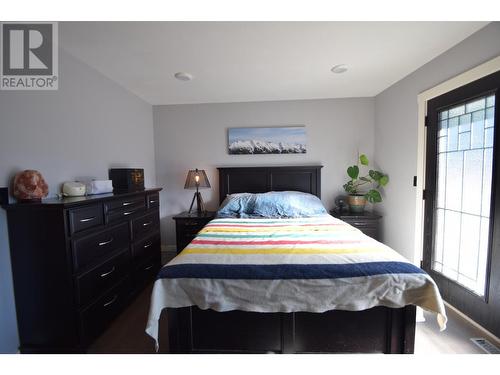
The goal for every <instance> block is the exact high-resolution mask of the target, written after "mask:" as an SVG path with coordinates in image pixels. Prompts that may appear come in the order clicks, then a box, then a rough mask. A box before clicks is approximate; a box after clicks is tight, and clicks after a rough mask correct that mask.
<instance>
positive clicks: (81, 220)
mask: <svg viewBox="0 0 500 375" xmlns="http://www.w3.org/2000/svg"><path fill="white" fill-rule="evenodd" d="M94 219H95V216H92V217H87V218H85V219H80V223H86V222H87V221H92V220H94Z"/></svg>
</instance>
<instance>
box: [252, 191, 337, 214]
mask: <svg viewBox="0 0 500 375" xmlns="http://www.w3.org/2000/svg"><path fill="white" fill-rule="evenodd" d="M326 213H327V211H326V209H325V207H324V206H323V203H321V200H320V199H319V198H318V197H316V196H315V195H312V194H308V193H301V192H298V191H271V192H269V193H262V194H256V197H255V202H254V206H253V212H252V214H253V215H257V216H262V217H308V216H315V215H322V214H326Z"/></svg>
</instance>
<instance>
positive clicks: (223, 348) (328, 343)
mask: <svg viewBox="0 0 500 375" xmlns="http://www.w3.org/2000/svg"><path fill="white" fill-rule="evenodd" d="M415 311H416V309H415V306H412V305H410V306H406V307H404V308H399V309H394V308H388V307H374V308H371V309H368V310H364V311H341V310H332V311H327V312H324V313H321V314H319V313H307V312H299V313H254V312H244V311H229V312H216V311H213V310H200V309H199V308H197V307H186V308H180V309H168V310H167V317H168V332H169V340H168V341H169V352H171V353H413V350H414V341H415Z"/></svg>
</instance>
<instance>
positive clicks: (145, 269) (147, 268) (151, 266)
mask: <svg viewBox="0 0 500 375" xmlns="http://www.w3.org/2000/svg"><path fill="white" fill-rule="evenodd" d="M153 266H154V264H152V265H150V266H148V267H146V268H144V271H147V270H150V269H151V268H153Z"/></svg>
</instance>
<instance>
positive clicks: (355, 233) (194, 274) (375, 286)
mask: <svg viewBox="0 0 500 375" xmlns="http://www.w3.org/2000/svg"><path fill="white" fill-rule="evenodd" d="M409 304H414V305H418V306H421V307H422V308H424V309H426V310H429V311H434V312H436V313H437V314H438V322H439V323H440V325H441V328H442V329H444V327H445V324H446V315H445V310H444V305H443V302H442V300H441V296H440V294H439V291H438V289H437V286H436V284H435V283H434V281H433V280H432V279H431V278H430V277H429V275H427V274H426V273H425V272H424V271H422V270H421V269H420V268H418V267H416V266H414V265H413V264H411V263H409V262H408V261H407V260H405V259H404V258H403V257H402V256H401V255H399V254H398V253H396V252H395V251H394V250H392V249H390V248H389V247H387V246H385V245H384V244H382V243H380V242H377V241H375V240H374V239H372V238H370V237H368V236H366V235H364V234H363V233H362V232H361V231H360V230H358V229H356V228H354V227H353V226H351V225H349V224H347V223H345V222H343V221H341V220H338V219H335V218H333V217H331V216H330V215H321V216H317V217H312V218H297V219H233V218H224V219H222V218H221V219H215V220H212V221H211V222H210V223H208V225H206V226H205V227H204V228H203V230H201V231H200V233H198V235H197V236H196V238H195V239H194V240H193V241H192V242H191V243H190V244H189V246H187V247H186V248H185V249H184V250H183V251H182V252H181V253H180V254H179V255H178V256H177V257H175V258H174V259H173V260H172V261H171V262H170V263H168V264H167V265H165V266H164V267H163V268H162V269H161V270H160V272H159V274H158V278H157V280H156V282H155V285H154V288H153V293H152V299H151V307H150V312H149V320H148V324H147V328H146V332H147V333H148V334H149V335H151V336H152V337H154V338H155V339H157V335H158V319H159V317H160V314H161V311H162V310H163V309H164V308H166V307H174V308H175V307H186V306H193V305H196V306H198V307H199V308H201V309H213V310H216V311H229V310H243V311H255V312H296V311H309V312H324V311H328V310H334V309H337V310H354V311H357V310H364V309H368V308H371V307H374V306H380V305H383V306H388V307H403V306H405V305H409Z"/></svg>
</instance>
